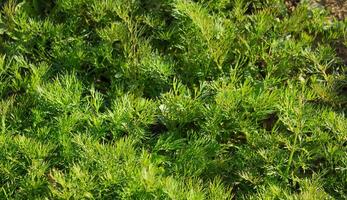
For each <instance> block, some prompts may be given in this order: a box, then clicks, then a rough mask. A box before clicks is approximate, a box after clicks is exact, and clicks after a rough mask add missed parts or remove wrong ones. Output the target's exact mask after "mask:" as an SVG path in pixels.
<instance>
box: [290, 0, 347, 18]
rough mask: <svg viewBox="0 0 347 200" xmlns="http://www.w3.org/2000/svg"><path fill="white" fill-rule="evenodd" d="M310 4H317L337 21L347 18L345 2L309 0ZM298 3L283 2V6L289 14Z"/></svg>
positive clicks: (346, 4) (296, 0)
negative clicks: (284, 5)
mask: <svg viewBox="0 0 347 200" xmlns="http://www.w3.org/2000/svg"><path fill="white" fill-rule="evenodd" d="M310 1H311V2H312V4H319V5H322V6H324V7H325V8H326V9H327V10H329V11H330V12H331V14H332V16H334V17H336V18H337V19H339V20H343V19H345V18H346V17H347V0H310ZM299 3H300V0H285V4H286V6H287V8H288V10H289V11H290V12H292V11H293V10H294V9H295V7H296V6H297V5H298V4H299Z"/></svg>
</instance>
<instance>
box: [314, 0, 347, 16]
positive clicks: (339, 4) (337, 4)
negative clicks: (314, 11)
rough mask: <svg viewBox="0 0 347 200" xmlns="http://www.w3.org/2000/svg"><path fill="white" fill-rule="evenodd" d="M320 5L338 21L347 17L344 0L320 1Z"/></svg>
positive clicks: (346, 3) (346, 5) (346, 7)
mask: <svg viewBox="0 0 347 200" xmlns="http://www.w3.org/2000/svg"><path fill="white" fill-rule="evenodd" d="M320 4H322V5H324V6H325V7H326V8H327V9H328V10H329V11H330V12H331V14H332V15H334V16H335V17H336V18H338V19H340V20H343V19H345V18H346V17H347V1H346V0H321V1H320Z"/></svg>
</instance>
